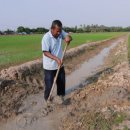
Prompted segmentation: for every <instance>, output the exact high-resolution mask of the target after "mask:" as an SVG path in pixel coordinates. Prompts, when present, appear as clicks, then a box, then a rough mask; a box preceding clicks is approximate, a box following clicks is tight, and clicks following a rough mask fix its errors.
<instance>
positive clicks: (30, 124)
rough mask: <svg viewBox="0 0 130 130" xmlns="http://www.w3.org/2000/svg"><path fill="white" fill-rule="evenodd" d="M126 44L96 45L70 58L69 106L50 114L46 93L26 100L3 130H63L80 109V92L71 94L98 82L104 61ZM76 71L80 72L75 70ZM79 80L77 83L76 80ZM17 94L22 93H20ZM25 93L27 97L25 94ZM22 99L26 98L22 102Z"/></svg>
mask: <svg viewBox="0 0 130 130" xmlns="http://www.w3.org/2000/svg"><path fill="white" fill-rule="evenodd" d="M124 40H126V37H122V38H118V39H114V40H111V41H107V42H103V43H101V44H100V45H97V44H94V45H93V46H90V47H88V48H87V49H85V50H83V51H81V53H80V54H79V55H78V56H77V57H76V58H72V57H69V58H68V61H65V66H66V72H67V74H68V76H67V94H68V95H67V96H66V101H65V104H64V105H56V104H52V106H50V107H49V108H48V109H47V110H46V109H44V104H43V100H42V99H43V93H38V94H35V95H30V96H28V98H27V99H26V100H24V101H22V107H18V110H17V116H16V115H15V116H12V118H10V119H8V120H7V121H5V123H2V124H1V125H0V130H12V129H13V130H23V129H24V130H35V129H39V130H40V129H43V128H44V129H45V130H50V129H53V130H54V129H55V130H57V129H58V128H59V126H60V123H61V119H63V117H66V116H68V114H69V115H72V116H73V113H72V111H73V109H74V108H76V105H77V103H79V102H76V103H73V102H74V101H75V100H74V101H73V98H74V97H75V94H76V93H79V90H76V92H74V95H73V94H69V93H70V92H72V91H74V89H77V88H82V87H83V86H85V85H87V84H90V83H91V82H93V81H95V80H97V78H98V76H99V75H101V74H102V72H101V71H100V72H99V71H98V69H100V70H101V69H103V68H104V66H103V65H104V60H105V59H106V57H107V56H108V55H109V52H110V51H111V50H113V49H114V48H115V47H116V46H117V45H120V44H121V43H125V41H124ZM88 54H89V56H88ZM78 59H80V61H81V62H80V63H79V62H78V61H79V60H78ZM69 61H71V64H69V63H70V62H69ZM109 61H110V60H109ZM105 62H106V61H105ZM76 63H77V64H76ZM95 63H96V64H95ZM105 64H107V63H105ZM75 65H76V66H75ZM74 66H75V67H74ZM101 66H102V67H101ZM72 68H73V69H72ZM76 68H78V69H77V70H75V69H76ZM106 70H107V69H106ZM108 71H109V69H108ZM70 72H72V73H70ZM97 72H99V73H97ZM75 78H77V79H76V80H75ZM22 85H23V84H22ZM29 90H30V89H29ZM15 91H16V89H15ZM17 91H18V92H19V90H17ZM80 91H81V90H80ZM26 92H27V91H26ZM21 93H23V95H24V92H23V91H22V90H21ZM70 95H71V96H70ZM76 95H77V94H76ZM81 97H83V94H81V96H80V98H81ZM21 99H23V98H20V101H21ZM82 105H83V104H82ZM82 105H81V106H82ZM62 128H63V127H62Z"/></svg>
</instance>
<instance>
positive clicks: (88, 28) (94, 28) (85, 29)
mask: <svg viewBox="0 0 130 130" xmlns="http://www.w3.org/2000/svg"><path fill="white" fill-rule="evenodd" d="M63 29H64V30H65V31H66V32H73V33H90V32H129V31H130V26H129V27H116V26H112V27H108V26H104V25H98V24H96V25H94V24H92V25H85V24H84V25H80V26H79V27H78V26H75V27H63ZM48 30H49V29H47V28H44V27H38V28H32V29H31V28H28V27H23V26H19V27H18V28H17V30H16V31H15V30H11V29H7V30H5V31H0V35H2V34H3V35H4V34H44V33H46V32H47V31H48Z"/></svg>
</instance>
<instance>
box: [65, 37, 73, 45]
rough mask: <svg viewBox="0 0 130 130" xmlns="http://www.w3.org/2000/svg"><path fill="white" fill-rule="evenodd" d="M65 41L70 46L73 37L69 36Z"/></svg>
mask: <svg viewBox="0 0 130 130" xmlns="http://www.w3.org/2000/svg"><path fill="white" fill-rule="evenodd" d="M64 41H65V42H66V43H67V44H69V43H70V42H71V41H72V37H71V36H70V35H67V36H66V37H65V39H64Z"/></svg>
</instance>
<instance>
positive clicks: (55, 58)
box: [43, 51, 62, 66]
mask: <svg viewBox="0 0 130 130" xmlns="http://www.w3.org/2000/svg"><path fill="white" fill-rule="evenodd" d="M43 53H44V55H45V56H47V57H49V58H51V59H53V60H55V61H56V62H57V64H58V66H60V65H62V61H61V59H59V58H58V57H56V56H54V55H52V54H51V53H50V52H48V51H44V52H43Z"/></svg>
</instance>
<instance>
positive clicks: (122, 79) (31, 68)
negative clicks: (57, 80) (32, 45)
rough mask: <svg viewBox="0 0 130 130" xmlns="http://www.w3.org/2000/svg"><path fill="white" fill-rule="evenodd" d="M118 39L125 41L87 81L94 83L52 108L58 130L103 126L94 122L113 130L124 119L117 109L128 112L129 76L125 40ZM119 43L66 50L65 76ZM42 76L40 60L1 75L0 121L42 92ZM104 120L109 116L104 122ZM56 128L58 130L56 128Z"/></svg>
mask: <svg viewBox="0 0 130 130" xmlns="http://www.w3.org/2000/svg"><path fill="white" fill-rule="evenodd" d="M120 38H121V39H125V41H124V42H121V43H120V44H119V45H118V46H117V47H116V48H114V49H112V50H111V53H110V55H109V56H108V57H107V58H106V59H105V64H104V65H103V66H101V67H100V69H99V70H97V75H98V76H96V77H95V76H94V77H90V78H89V79H90V80H92V81H93V82H91V83H90V84H89V85H87V87H85V88H82V89H78V90H76V91H74V92H73V93H71V94H70V95H69V96H67V97H66V102H65V106H64V105H63V106H53V111H54V112H58V113H60V116H59V117H58V118H59V120H61V118H62V122H60V123H61V125H60V126H59V129H61V130H67V129H68V130H73V129H74V130H76V129H77V130H78V129H82V130H84V129H85V130H86V129H90V128H91V129H92V130H98V129H101V127H102V126H101V124H100V121H97V120H101V122H103V123H102V124H103V127H106V128H110V127H111V126H113V128H114V129H115V128H116V124H114V125H113V121H115V119H116V118H118V115H119V116H121V117H122V115H123V117H124V113H123V114H122V113H121V112H120V109H121V108H122V107H124V106H125V108H126V109H127V110H128V108H129V107H128V104H129V100H128V99H129V78H130V73H129V67H128V62H127V47H126V43H127V36H122V37H120ZM118 39H119V38H116V39H111V40H106V41H103V42H95V43H90V44H84V45H82V46H80V47H77V48H73V49H70V50H68V52H67V54H66V57H65V62H64V64H65V71H66V74H67V75H69V74H70V73H71V72H73V71H74V70H75V69H78V68H79V67H80V65H81V64H82V63H83V62H84V61H85V60H89V59H90V58H92V57H94V56H95V55H97V54H98V53H99V52H100V51H101V50H102V49H103V48H105V47H108V46H110V45H111V44H112V42H114V41H116V40H118ZM43 76H44V74H43V70H42V62H41V59H39V60H37V61H32V62H28V63H26V64H23V65H21V66H15V67H10V68H8V69H4V70H2V71H1V72H0V94H1V96H0V100H1V102H0V106H1V107H0V119H1V120H3V119H6V118H9V117H15V116H17V115H18V114H20V113H19V108H20V106H21V105H22V103H23V101H24V100H25V98H26V97H27V96H28V95H30V94H36V93H39V92H40V91H43V89H44V83H43ZM81 101H82V102H81ZM34 104H35V103H34ZM124 104H125V105H124ZM121 105H122V106H121ZM51 109H52V108H50V112H51V111H52V110H51ZM126 109H125V110H126ZM123 110H124V109H123ZM111 111H112V112H111ZM66 112H67V113H66ZM115 112H116V114H115ZM64 113H65V114H64ZM52 114H53V113H52ZM113 114H114V116H113ZM106 116H108V118H107V119H106ZM63 117H64V118H63ZM95 117H99V118H95ZM48 118H49V117H48ZM111 119H112V120H111ZM123 119H124V118H123ZM110 120H111V121H110ZM55 123H57V124H58V125H59V122H57V121H55ZM127 123H128V122H127ZM104 124H105V125H104ZM55 128H56V129H57V125H56V126H55ZM111 129H112V127H111Z"/></svg>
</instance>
